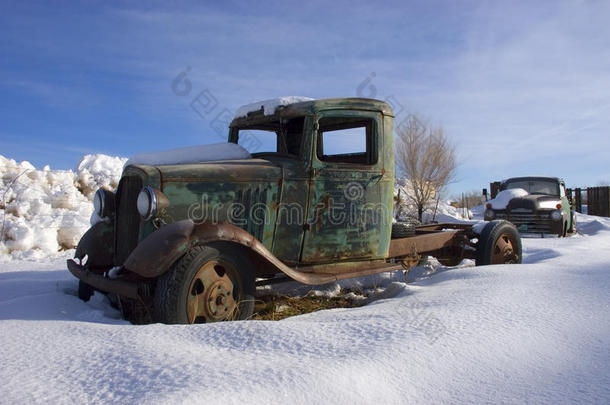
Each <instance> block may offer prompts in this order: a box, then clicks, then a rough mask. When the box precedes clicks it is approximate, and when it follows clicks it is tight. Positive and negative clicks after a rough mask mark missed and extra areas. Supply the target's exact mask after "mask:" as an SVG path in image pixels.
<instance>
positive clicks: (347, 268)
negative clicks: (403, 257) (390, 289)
mask: <svg viewBox="0 0 610 405" xmlns="http://www.w3.org/2000/svg"><path fill="white" fill-rule="evenodd" d="M388 266H391V265H389V264H388V262H387V261H386V260H363V261H350V262H339V263H328V264H317V265H312V266H301V267H295V270H298V271H301V272H303V273H316V274H333V275H338V274H349V273H354V272H358V271H364V270H376V269H382V268H386V267H388Z"/></svg>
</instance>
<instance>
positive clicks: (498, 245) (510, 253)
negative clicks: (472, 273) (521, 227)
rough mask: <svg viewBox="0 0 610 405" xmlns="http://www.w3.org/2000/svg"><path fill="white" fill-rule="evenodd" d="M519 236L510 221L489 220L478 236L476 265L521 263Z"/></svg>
mask: <svg viewBox="0 0 610 405" xmlns="http://www.w3.org/2000/svg"><path fill="white" fill-rule="evenodd" d="M521 253H522V252H521V237H520V236H519V232H518V231H517V228H515V226H514V225H513V224H511V223H510V222H506V221H499V220H496V221H491V222H489V223H488V224H487V225H485V228H483V231H482V232H481V235H480V236H479V242H478V244H477V253H476V257H477V258H476V265H477V266H484V265H487V264H504V263H521Z"/></svg>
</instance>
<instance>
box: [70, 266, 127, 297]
mask: <svg viewBox="0 0 610 405" xmlns="http://www.w3.org/2000/svg"><path fill="white" fill-rule="evenodd" d="M68 270H70V273H72V274H73V275H74V276H75V277H76V278H78V279H79V280H81V281H82V282H84V283H86V284H89V285H90V286H91V287H93V288H95V289H96V290H99V291H103V292H107V293H115V294H118V295H121V296H123V297H127V298H134V299H135V298H138V285H137V284H135V283H130V282H127V281H123V280H113V279H110V278H106V277H104V276H102V275H101V274H96V273H92V272H90V271H89V270H87V269H86V268H85V267H84V266H81V265H80V264H78V263H76V262H75V261H74V260H72V259H68Z"/></svg>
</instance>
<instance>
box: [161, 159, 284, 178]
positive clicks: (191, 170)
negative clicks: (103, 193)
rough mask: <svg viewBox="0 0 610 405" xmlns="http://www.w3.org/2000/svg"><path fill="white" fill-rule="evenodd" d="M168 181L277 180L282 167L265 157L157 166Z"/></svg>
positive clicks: (162, 176)
mask: <svg viewBox="0 0 610 405" xmlns="http://www.w3.org/2000/svg"><path fill="white" fill-rule="evenodd" d="M155 167H156V168H157V170H159V172H160V173H161V179H162V182H163V183H166V182H174V181H180V182H197V181H199V180H202V181H214V182H254V181H255V182H275V181H278V180H280V179H281V178H282V168H281V167H280V166H278V165H275V164H273V163H271V162H269V161H268V160H264V159H240V160H217V161H212V162H203V163H194V164H179V165H159V166H155Z"/></svg>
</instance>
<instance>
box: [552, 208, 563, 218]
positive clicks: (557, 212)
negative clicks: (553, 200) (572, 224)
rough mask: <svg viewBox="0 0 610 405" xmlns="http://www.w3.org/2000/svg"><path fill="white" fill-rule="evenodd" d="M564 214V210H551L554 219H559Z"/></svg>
mask: <svg viewBox="0 0 610 405" xmlns="http://www.w3.org/2000/svg"><path fill="white" fill-rule="evenodd" d="M562 216H563V211H562V210H553V211H551V219H552V220H553V221H559V220H560V219H561V217H562Z"/></svg>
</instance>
